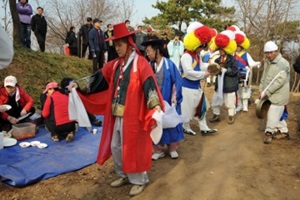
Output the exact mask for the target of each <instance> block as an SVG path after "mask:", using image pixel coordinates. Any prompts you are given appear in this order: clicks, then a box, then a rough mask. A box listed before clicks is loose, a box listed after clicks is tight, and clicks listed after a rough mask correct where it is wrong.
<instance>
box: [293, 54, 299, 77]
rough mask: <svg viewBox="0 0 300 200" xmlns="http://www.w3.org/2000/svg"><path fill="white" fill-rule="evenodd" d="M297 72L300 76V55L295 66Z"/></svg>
mask: <svg viewBox="0 0 300 200" xmlns="http://www.w3.org/2000/svg"><path fill="white" fill-rule="evenodd" d="M293 67H294V70H295V72H297V73H299V74H300V55H299V56H298V57H297V59H296V61H295V63H294V64H293Z"/></svg>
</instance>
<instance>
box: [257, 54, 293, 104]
mask: <svg viewBox="0 0 300 200" xmlns="http://www.w3.org/2000/svg"><path fill="white" fill-rule="evenodd" d="M281 71H284V72H282V73H281V74H280V75H279V76H278V77H277V78H276V80H275V81H274V82H273V83H272V85H271V86H270V87H269V89H267V91H266V94H267V95H268V98H269V100H270V101H271V103H272V104H274V105H278V106H283V105H287V104H288V102H289V93H290V64H289V62H288V61H287V60H286V59H284V58H283V57H282V55H281V54H278V56H277V57H276V58H275V59H274V60H273V61H272V62H270V61H269V60H267V59H266V60H265V64H264V72H263V75H262V77H261V80H260V85H259V91H260V92H262V91H263V90H264V89H265V88H266V87H267V86H268V85H269V83H270V82H271V81H272V80H273V79H274V77H275V76H276V75H277V74H278V73H279V72H281Z"/></svg>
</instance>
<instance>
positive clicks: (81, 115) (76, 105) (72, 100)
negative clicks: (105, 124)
mask: <svg viewBox="0 0 300 200" xmlns="http://www.w3.org/2000/svg"><path fill="white" fill-rule="evenodd" d="M69 118H70V120H75V121H77V122H78V125H79V127H87V129H88V130H91V127H92V125H91V122H90V120H89V117H88V115H87V112H86V110H85V107H84V105H83V103H82V101H81V99H80V97H79V96H78V94H77V91H76V89H75V88H72V92H70V94H69Z"/></svg>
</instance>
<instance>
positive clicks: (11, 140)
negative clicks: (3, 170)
mask: <svg viewBox="0 0 300 200" xmlns="http://www.w3.org/2000/svg"><path fill="white" fill-rule="evenodd" d="M16 144H17V140H16V139H15V138H8V137H4V138H3V146H5V147H10V146H14V145H16Z"/></svg>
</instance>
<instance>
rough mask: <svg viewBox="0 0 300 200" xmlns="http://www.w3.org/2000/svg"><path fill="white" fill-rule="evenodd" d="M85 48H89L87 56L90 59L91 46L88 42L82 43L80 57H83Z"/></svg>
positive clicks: (91, 57) (91, 56)
mask: <svg viewBox="0 0 300 200" xmlns="http://www.w3.org/2000/svg"><path fill="white" fill-rule="evenodd" d="M87 48H89V56H88V59H89V60H91V59H93V55H92V53H91V47H90V45H89V44H82V51H81V55H80V56H81V57H82V58H84V57H85V53H86V50H87Z"/></svg>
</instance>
